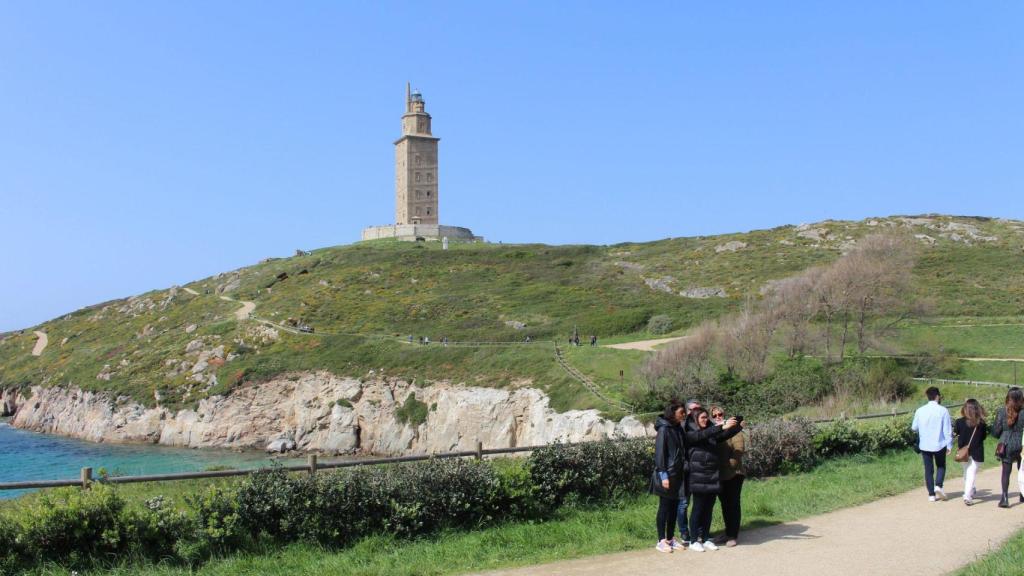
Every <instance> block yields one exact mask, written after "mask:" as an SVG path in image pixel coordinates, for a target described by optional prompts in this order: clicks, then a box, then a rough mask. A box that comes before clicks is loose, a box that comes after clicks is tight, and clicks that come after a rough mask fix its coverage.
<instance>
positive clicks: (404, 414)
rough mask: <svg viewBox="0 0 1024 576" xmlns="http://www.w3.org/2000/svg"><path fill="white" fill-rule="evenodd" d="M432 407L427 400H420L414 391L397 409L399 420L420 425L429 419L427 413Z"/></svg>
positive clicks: (412, 424) (396, 414) (396, 413)
mask: <svg viewBox="0 0 1024 576" xmlns="http://www.w3.org/2000/svg"><path fill="white" fill-rule="evenodd" d="M429 412H430V407H429V406H427V404H426V403H425V402H420V401H419V400H418V399H417V398H416V395H415V394H413V393H412V392H410V393H409V395H408V396H406V397H405V402H404V403H403V404H402V406H401V407H400V408H399V409H398V410H396V411H395V416H396V417H397V418H398V421H399V422H401V423H403V424H409V425H410V426H419V425H420V424H423V423H424V422H426V421H427V414H428V413H429Z"/></svg>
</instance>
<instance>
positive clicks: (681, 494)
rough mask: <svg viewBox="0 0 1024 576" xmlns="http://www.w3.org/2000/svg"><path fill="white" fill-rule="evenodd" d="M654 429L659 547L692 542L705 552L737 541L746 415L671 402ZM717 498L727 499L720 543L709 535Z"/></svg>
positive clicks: (672, 547) (692, 402) (665, 549)
mask: <svg viewBox="0 0 1024 576" xmlns="http://www.w3.org/2000/svg"><path fill="white" fill-rule="evenodd" d="M654 428H655V430H657V437H656V439H655V446H654V473H653V475H652V477H651V492H652V493H653V494H656V495H657V496H658V499H659V502H658V516H657V522H658V544H657V547H656V548H657V550H658V551H660V552H669V553H671V552H673V551H675V550H681V549H684V548H687V547H688V548H689V549H690V550H691V551H694V552H704V551H705V550H717V549H718V545H717V544H725V545H726V546H730V547H731V546H735V545H736V543H737V541H738V538H739V530H740V492H741V491H742V489H743V478H744V476H745V474H744V471H743V452H744V439H743V434H742V432H743V418H742V417H730V418H726V417H725V412H724V411H723V410H722V409H721V408H719V407H717V406H712V407H711V409H710V411H709V410H706V409H705V408H704V407H703V406H701V404H700V402H698V401H696V400H690V401H688V402H686V404H680V403H678V402H672V403H670V404H669V406H668V407H667V408H665V413H664V414H662V415H661V416H659V417H658V419H657V422H656V423H655V424H654ZM716 500H721V502H722V516H723V519H724V520H725V534H724V535H721V536H720V537H719V538H718V539H717V540H718V542H717V544H716V542H715V540H712V539H711V538H710V532H711V518H712V516H713V512H714V508H715V502H716ZM691 505H692V507H691ZM687 509H689V514H687ZM677 525H678V528H679V537H678V538H677V537H676V536H675V531H676V526H677Z"/></svg>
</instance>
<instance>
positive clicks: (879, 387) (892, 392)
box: [864, 358, 914, 402]
mask: <svg viewBox="0 0 1024 576" xmlns="http://www.w3.org/2000/svg"><path fill="white" fill-rule="evenodd" d="M864 384H865V390H864V392H865V393H866V396H868V397H870V398H878V399H879V400H885V401H889V402H895V401H898V400H902V399H904V398H906V397H907V396H910V395H911V394H913V393H914V383H913V381H912V380H911V378H910V372H909V370H907V369H906V368H904V367H902V366H900V365H899V363H897V362H896V360H894V359H892V358H887V359H884V360H882V361H880V362H873V363H872V364H871V368H869V369H868V373H867V378H866V379H865V383H864Z"/></svg>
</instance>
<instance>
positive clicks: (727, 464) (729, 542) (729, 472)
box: [711, 406, 747, 548]
mask: <svg viewBox="0 0 1024 576" xmlns="http://www.w3.org/2000/svg"><path fill="white" fill-rule="evenodd" d="M711 421H712V422H714V423H715V424H717V425H719V426H723V425H725V411H724V410H722V409H721V408H719V407H718V406H712V407H711ZM737 421H738V422H739V423H740V424H742V423H743V421H742V420H739V419H737ZM746 449H747V444H746V441H745V439H744V438H743V434H742V433H737V434H736V435H735V436H733V437H732V438H728V439H726V440H725V441H724V442H719V443H718V480H719V482H721V483H722V490H721V491H720V492H719V493H718V500H719V501H720V502H721V503H722V520H724V521H725V537H724V538H723V539H722V540H723V541H724V544H725V545H726V546H728V547H729V548H732V547H733V546H735V545H736V542H737V540H738V539H739V536H740V517H741V508H740V499H741V493H742V491H743V479H744V478H745V477H746V473H745V472H744V470H743V453H744V452H746ZM720 543H723V542H720Z"/></svg>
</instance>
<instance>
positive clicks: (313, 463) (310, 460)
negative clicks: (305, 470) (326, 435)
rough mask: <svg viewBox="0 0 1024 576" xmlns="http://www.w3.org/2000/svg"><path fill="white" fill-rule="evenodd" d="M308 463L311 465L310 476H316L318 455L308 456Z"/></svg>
mask: <svg viewBox="0 0 1024 576" xmlns="http://www.w3.org/2000/svg"><path fill="white" fill-rule="evenodd" d="M306 463H308V464H309V475H310V476H313V475H315V474H316V454H309V455H307V456H306Z"/></svg>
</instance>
